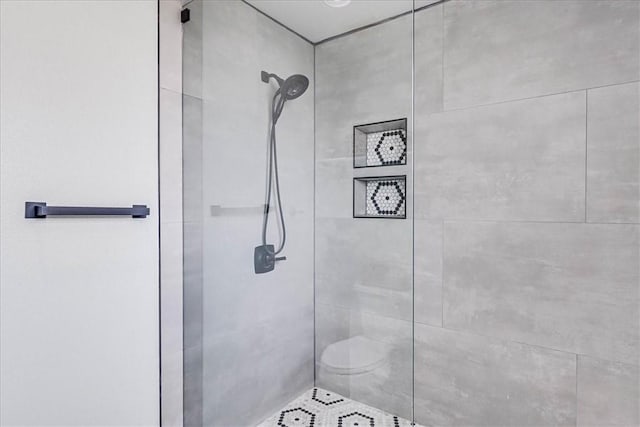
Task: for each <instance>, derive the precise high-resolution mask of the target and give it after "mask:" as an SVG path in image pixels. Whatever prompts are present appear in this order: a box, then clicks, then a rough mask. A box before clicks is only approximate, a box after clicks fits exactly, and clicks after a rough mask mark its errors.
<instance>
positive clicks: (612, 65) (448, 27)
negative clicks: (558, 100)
mask: <svg viewBox="0 0 640 427" xmlns="http://www.w3.org/2000/svg"><path fill="white" fill-rule="evenodd" d="M444 14H445V18H444V23H445V50H444V105H445V110H450V109H456V108H463V107H469V106H473V105H480V104H489V103H494V102H498V101H505V100H512V99H521V98H529V97H533V96H540V95H547V94H552V93H560V92H567V91H572V90H577V89H586V88H590V87H596V86H604V85H609V84H615V83H625V82H630V81H634V80H638V78H639V77H640V3H639V2H637V1H608V0H600V1H598V0H591V1H580V0H569V1H553V0H540V1H519V0H516V1H505V0H491V1H468V0H465V1H450V2H446V3H445V5H444Z"/></svg>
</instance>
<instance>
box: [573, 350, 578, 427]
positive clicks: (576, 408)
mask: <svg viewBox="0 0 640 427" xmlns="http://www.w3.org/2000/svg"><path fill="white" fill-rule="evenodd" d="M574 402H575V414H576V425H578V424H577V423H578V354H576V396H575V400H574Z"/></svg>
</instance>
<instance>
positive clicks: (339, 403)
mask: <svg viewBox="0 0 640 427" xmlns="http://www.w3.org/2000/svg"><path fill="white" fill-rule="evenodd" d="M412 425H413V424H411V422H410V421H408V420H406V419H404V418H400V417H397V416H395V415H391V414H389V413H387V412H384V411H381V410H379V409H376V408H373V407H371V406H368V405H365V404H363V403H359V402H356V401H354V400H351V399H347V398H346V397H343V396H341V395H339V394H337V393H333V392H331V391H328V390H323V389H321V388H313V389H311V390H309V391H308V392H306V393H304V394H303V395H302V396H300V397H298V398H297V399H295V400H294V401H293V402H291V403H289V404H288V405H287V406H286V407H285V408H283V409H282V410H280V411H278V412H277V413H275V414H274V415H272V416H271V417H269V418H268V419H267V420H266V421H264V422H263V423H262V424H260V425H259V426H258V427H409V426H412ZM418 427H420V426H418Z"/></svg>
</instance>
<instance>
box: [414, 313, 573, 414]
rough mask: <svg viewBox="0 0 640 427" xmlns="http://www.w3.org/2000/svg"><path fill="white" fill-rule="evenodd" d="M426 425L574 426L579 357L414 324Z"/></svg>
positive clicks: (420, 407)
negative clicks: (577, 360) (577, 358)
mask: <svg viewBox="0 0 640 427" xmlns="http://www.w3.org/2000/svg"><path fill="white" fill-rule="evenodd" d="M415 339H416V349H415V358H416V359H415V375H416V377H415V382H416V384H415V404H416V407H415V414H416V419H415V420H416V422H417V423H420V424H424V425H442V426H446V425H451V426H454V425H457V426H461V425H463V426H570V425H575V420H576V413H575V398H576V396H575V393H576V391H575V387H576V386H575V385H576V359H575V355H573V354H568V353H564V352H560V351H554V350H547V349H543V348H540V347H534V346H528V345H525V344H519V343H514V342H510V341H502V340H498V339H491V338H487V337H482V336H478V335H474V334H466V333H461V332H455V331H450V330H446V329H441V328H434V327H431V326H426V325H421V324H416V338H415Z"/></svg>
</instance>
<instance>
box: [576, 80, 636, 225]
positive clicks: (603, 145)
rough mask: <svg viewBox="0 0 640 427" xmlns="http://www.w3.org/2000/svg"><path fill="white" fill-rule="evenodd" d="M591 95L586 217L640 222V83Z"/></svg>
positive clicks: (598, 91) (602, 89) (588, 116)
mask: <svg viewBox="0 0 640 427" xmlns="http://www.w3.org/2000/svg"><path fill="white" fill-rule="evenodd" d="M587 99H588V110H587V220H588V221H592V222H635V223H637V222H640V124H639V122H640V83H629V84H625V85H618V86H610V87H604V88H600V89H592V90H589V92H588V98H587Z"/></svg>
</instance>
